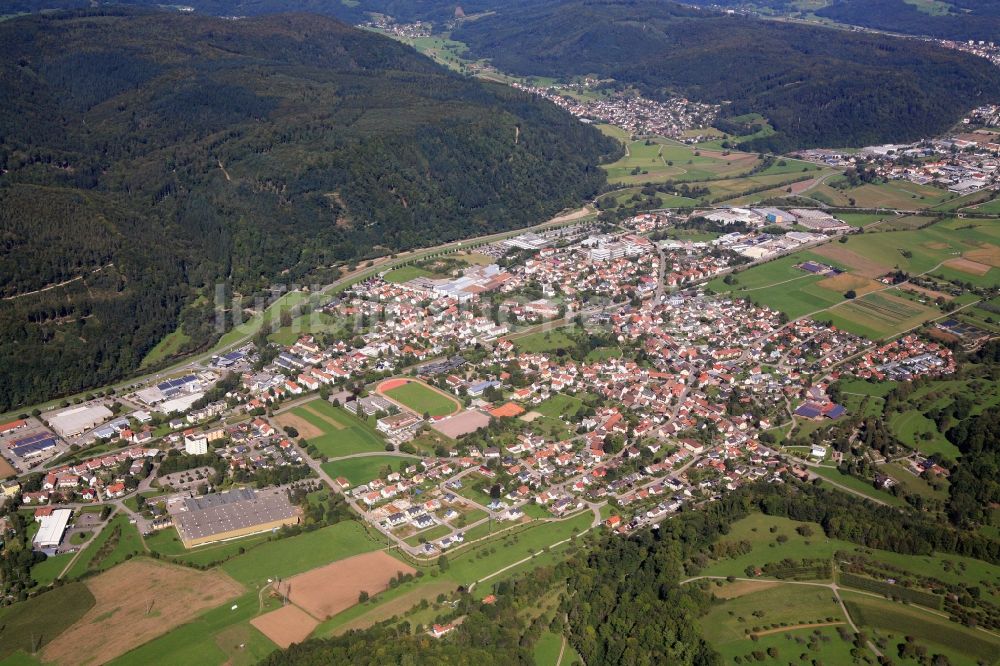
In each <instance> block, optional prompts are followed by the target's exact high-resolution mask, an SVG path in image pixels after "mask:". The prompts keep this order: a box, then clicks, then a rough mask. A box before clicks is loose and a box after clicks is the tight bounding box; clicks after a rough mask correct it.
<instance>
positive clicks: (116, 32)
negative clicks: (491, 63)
mask: <svg viewBox="0 0 1000 666" xmlns="http://www.w3.org/2000/svg"><path fill="white" fill-rule="evenodd" d="M616 150H618V146H617V144H616V143H615V142H613V141H611V140H610V139H607V138H606V137H604V136H602V135H601V134H600V133H599V132H598V131H596V130H594V129H592V128H590V127H588V126H586V125H583V124H582V123H580V122H579V121H577V120H575V119H574V118H572V117H571V116H569V115H568V114H566V113H564V112H562V111H561V110H559V109H558V108H556V107H555V106H554V105H552V104H549V103H547V102H543V101H539V100H537V99H534V98H533V97H531V96H530V95H526V94H523V93H520V92H518V91H515V90H513V89H511V88H508V87H505V86H499V85H492V84H484V83H480V82H477V81H474V80H470V79H465V78H462V77H460V76H458V75H456V74H452V73H449V72H448V71H446V70H444V69H443V68H441V67H439V66H437V65H436V64H434V63H433V62H432V61H430V60H429V59H427V58H425V57H423V56H421V55H419V54H418V53H416V52H415V51H414V50H412V49H411V48H409V47H407V46H404V45H402V44H399V43H398V42H395V41H393V40H390V39H388V38H385V37H382V36H379V35H376V34H374V33H370V32H366V31H362V30H359V29H356V28H352V27H349V26H347V25H344V24H342V23H339V22H337V21H335V20H333V19H326V18H322V17H318V16H314V15H276V16H269V17H264V18H255V19H247V20H240V21H231V20H222V19H217V18H207V17H198V16H190V15H180V14H177V13H159V12H152V11H148V12H147V11H145V10H141V9H124V8H120V7H119V8H114V9H105V10H92V11H85V12H83V13H70V14H55V15H33V16H25V17H21V18H18V19H13V20H9V21H6V22H3V23H0V243H2V245H0V247H2V252H0V270H2V274H3V276H4V280H3V284H2V285H0V296H2V297H3V299H2V300H0V386H4V387H5V389H4V390H3V391H0V410H6V409H8V408H10V407H11V406H17V405H21V404H25V403H28V402H31V401H34V400H38V399H43V398H46V397H48V396H49V395H50V394H51V393H53V392H70V391H74V390H79V389H83V388H86V387H89V386H96V385H100V384H101V383H104V382H107V381H108V380H110V379H112V378H115V377H118V376H120V375H122V374H123V373H126V372H128V371H129V370H132V369H134V368H135V367H137V365H138V364H139V362H140V361H141V359H142V358H143V356H144V354H145V353H146V352H147V351H148V350H149V349H150V348H151V347H152V346H153V345H155V344H156V342H157V341H158V340H159V339H160V338H161V337H162V336H163V335H165V334H167V333H168V332H170V331H172V330H173V329H174V328H175V326H176V325H177V318H178V315H179V313H180V312H181V311H182V309H183V308H184V306H185V304H187V303H191V302H192V301H193V300H194V299H195V298H196V297H197V296H198V295H200V294H203V295H207V296H209V297H211V295H212V294H213V289H214V284H215V282H216V281H217V280H219V279H225V280H227V282H228V284H229V285H230V287H231V288H232V289H235V290H237V291H239V292H241V293H243V294H253V293H254V292H255V290H259V289H262V288H264V287H266V286H267V285H269V284H270V283H271V281H272V280H274V279H276V278H279V277H280V280H281V281H284V282H294V281H301V280H304V279H306V277H307V273H308V272H309V271H310V270H311V269H313V268H315V267H317V266H320V267H322V266H329V265H331V264H334V263H336V262H338V261H340V260H351V259H355V258H359V257H365V256H372V255H374V254H377V253H387V252H389V251H393V250H399V249H403V248H409V247H413V246H417V245H431V244H435V243H437V242H441V241H446V240H451V239H456V238H461V237H468V236H473V235H478V234H482V233H486V232H492V231H497V230H502V229H508V228H513V227H518V226H523V225H527V224H531V223H536V222H539V221H542V220H543V219H546V218H547V216H550V215H551V214H553V213H555V212H557V211H558V210H560V209H562V208H564V207H566V206H569V205H575V204H578V203H579V202H580V201H581V199H583V198H585V197H590V196H591V195H593V194H594V193H595V192H596V191H597V189H598V188H599V187H601V185H602V184H603V183H604V176H603V171H602V170H601V169H599V168H598V167H597V166H596V164H597V162H598V161H599V160H600V158H601V156H602V155H604V154H606V153H610V152H614V151H616ZM326 277H329V276H326ZM54 285H58V286H55V287H54V288H53V286H54ZM38 290H45V291H38ZM209 307H210V306H209V305H208V304H207V303H206V305H205V307H204V308H203V309H202V310H189V311H187V312H186V314H185V316H186V323H185V327H184V332H185V333H186V334H188V335H190V336H193V338H194V341H195V342H193V343H192V344H194V343H196V342H197V341H198V340H205V339H206V338H207V337H208V336H209V333H210V330H209V329H210V322H211V321H212V315H211V312H210V310H209Z"/></svg>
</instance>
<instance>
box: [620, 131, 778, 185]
mask: <svg viewBox="0 0 1000 666" xmlns="http://www.w3.org/2000/svg"><path fill="white" fill-rule="evenodd" d="M626 147H627V154H626V155H625V156H624V157H622V158H621V159H620V160H618V161H617V162H613V163H611V164H606V165H603V168H604V170H605V171H606V172H607V174H608V181H609V182H611V183H613V184H622V185H637V184H641V183H662V182H665V181H668V180H672V181H675V182H679V181H684V180H707V179H718V178H725V177H727V176H734V175H736V174H740V173H746V172H747V171H749V170H750V169H752V168H753V167H754V166H755V165H757V164H758V163H759V160H758V159H757V156H756V155H752V154H750V153H741V152H733V153H730V154H729V155H723V153H722V152H721V151H719V150H706V149H702V148H700V147H697V146H687V145H684V144H680V143H677V142H675V141H672V140H671V139H664V138H649V139H639V140H637V141H631V142H629V143H627V144H626Z"/></svg>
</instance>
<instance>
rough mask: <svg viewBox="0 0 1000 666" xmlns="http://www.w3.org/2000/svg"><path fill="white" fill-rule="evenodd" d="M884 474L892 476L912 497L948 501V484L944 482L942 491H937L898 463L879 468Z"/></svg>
mask: <svg viewBox="0 0 1000 666" xmlns="http://www.w3.org/2000/svg"><path fill="white" fill-rule="evenodd" d="M879 469H880V470H882V472H883V473H885V474H887V475H888V476H891V477H892V478H894V479H895V480H896V481H898V482H899V485H900V486H902V487H903V489H904V490H905V491H906V492H907V493H909V494H911V495H923V496H924V497H927V498H931V499H938V500H942V501H944V500H947V499H948V482H947V481H945V482H943V484H942V486H941V490H935V489H934V488H933V486H931V484H929V483H928V482H927V481H925V480H923V479H921V478H920V477H919V476H917V475H916V474H914V473H913V472H911V471H909V470H908V469H906V468H904V467H903V466H902V465H900V464H898V463H886V464H884V465H881V466H879Z"/></svg>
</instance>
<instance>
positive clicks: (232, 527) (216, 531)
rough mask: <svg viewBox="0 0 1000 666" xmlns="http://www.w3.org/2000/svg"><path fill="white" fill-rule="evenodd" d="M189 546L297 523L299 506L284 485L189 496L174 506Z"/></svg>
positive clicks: (180, 528) (184, 542)
mask: <svg viewBox="0 0 1000 666" xmlns="http://www.w3.org/2000/svg"><path fill="white" fill-rule="evenodd" d="M171 514H172V516H173V519H174V525H175V526H176V527H177V534H178V536H180V539H181V542H183V544H184V547H185V548H193V547H195V546H199V545H201V544H204V543H211V542H213V541H224V540H226V539H235V538H238V537H242V536H247V535H250V534H258V533H260V532H268V531H270V530H274V529H277V528H279V527H283V526H285V525H294V524H296V523H298V522H299V509H298V507H296V506H295V505H294V504H292V502H291V500H289V499H288V492H287V491H286V490H285V489H283V488H266V489H264V490H254V489H252V488H241V489H237V490H229V491H227V492H223V493H213V494H211V495H204V496H202V497H189V498H186V499H185V500H183V501H182V502H179V503H177V504H175V505H174V507H173V508H172V509H171Z"/></svg>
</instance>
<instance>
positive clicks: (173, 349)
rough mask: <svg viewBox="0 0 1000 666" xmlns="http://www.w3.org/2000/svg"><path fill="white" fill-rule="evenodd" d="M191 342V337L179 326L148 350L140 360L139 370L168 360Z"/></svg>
mask: <svg viewBox="0 0 1000 666" xmlns="http://www.w3.org/2000/svg"><path fill="white" fill-rule="evenodd" d="M190 340H191V336H189V335H188V334H187V333H185V332H184V331H183V330H182V329H181V327H180V326H178V327H177V328H176V329H175V330H174V331H172V332H170V333H168V334H167V336H166V337H165V338H163V339H162V340H160V341H159V342H158V343H156V346H155V347H153V348H152V349H150V350H149V353H148V354H146V357H145V358H143V359H142V363H140V364H139V368H140V369H142V368H146V367H148V366H150V365H155V364H157V363H159V362H160V361H163V360H165V359H168V358H170V357H171V356H173V355H174V354H176V353H177V352H179V351H180V349H181V347H183V346H184V345H185V344H187V343H188V342H189V341H190Z"/></svg>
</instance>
